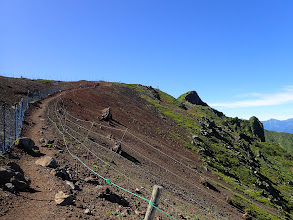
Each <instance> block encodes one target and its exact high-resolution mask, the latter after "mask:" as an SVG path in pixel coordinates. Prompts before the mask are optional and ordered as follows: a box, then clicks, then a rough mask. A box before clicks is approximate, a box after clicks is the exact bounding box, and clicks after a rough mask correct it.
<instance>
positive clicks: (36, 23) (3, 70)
mask: <svg viewBox="0 0 293 220" xmlns="http://www.w3.org/2000/svg"><path fill="white" fill-rule="evenodd" d="M292 11H293V1H292V0H282V1H276V0H274V1H272V0H266V1H264V0H258V1H255V0H237V1H235V0H189V1H179V0H178V1H173V0H155V1H154V0H147V1H144V0H141V1H138V0H132V1H131V0H119V1H113V0H107V1H102V0H92V1H89V0H85V1H74V0H58V1H57V0H50V1H45V0H35V1H32V0H13V1H10V0H0V30H1V34H0V75H4V76H10V77H20V76H23V77H27V78H45V79H55V80H65V81H75V80H80V79H86V80H106V81H114V82H119V81H121V82H125V83H139V84H143V85H151V86H153V87H155V88H160V89H161V90H163V91H165V92H167V93H169V94H171V95H173V96H174V97H178V96H179V95H181V94H183V93H185V92H187V91H190V90H195V91H197V92H198V94H199V95H200V97H201V98H202V99H203V101H205V102H207V103H208V104H209V105H210V106H212V107H214V108H216V109H218V110H220V111H223V112H224V113H225V114H226V115H227V116H231V117H235V116H237V117H239V118H249V117H251V116H253V115H254V116H256V117H258V118H259V119H261V120H266V119H270V118H276V119H287V118H293V87H292V86H293V74H292V73H293V13H292Z"/></svg>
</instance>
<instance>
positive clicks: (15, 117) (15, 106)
mask: <svg viewBox="0 0 293 220" xmlns="http://www.w3.org/2000/svg"><path fill="white" fill-rule="evenodd" d="M14 111H15V112H14V140H16V139H17V104H15V105H14Z"/></svg>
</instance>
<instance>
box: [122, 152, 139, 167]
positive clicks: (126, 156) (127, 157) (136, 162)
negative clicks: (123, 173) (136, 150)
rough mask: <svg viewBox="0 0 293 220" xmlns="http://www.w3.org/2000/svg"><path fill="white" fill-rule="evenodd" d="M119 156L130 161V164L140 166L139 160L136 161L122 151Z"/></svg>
mask: <svg viewBox="0 0 293 220" xmlns="http://www.w3.org/2000/svg"><path fill="white" fill-rule="evenodd" d="M121 156H122V157H124V158H126V159H127V160H130V161H131V162H133V163H135V164H140V162H139V160H137V159H136V158H134V157H133V156H131V155H129V154H128V153H126V152H124V151H121Z"/></svg>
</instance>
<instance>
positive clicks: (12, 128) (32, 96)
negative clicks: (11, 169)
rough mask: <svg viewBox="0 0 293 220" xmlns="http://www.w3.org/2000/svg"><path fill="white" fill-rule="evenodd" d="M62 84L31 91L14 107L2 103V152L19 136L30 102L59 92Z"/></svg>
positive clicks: (0, 144) (0, 122)
mask: <svg viewBox="0 0 293 220" xmlns="http://www.w3.org/2000/svg"><path fill="white" fill-rule="evenodd" d="M61 91H62V87H61V86H54V87H51V88H48V89H44V90H42V91H36V92H33V93H29V94H28V95H27V96H26V97H25V98H22V99H21V101H20V102H19V103H18V104H15V106H13V107H9V106H7V105H6V104H5V103H2V106H1V109H0V154H3V153H5V152H6V151H7V150H9V148H10V147H11V146H12V145H13V144H14V141H15V140H16V139H17V138H19V136H20V133H21V129H22V126H23V119H24V113H25V111H26V110H27V109H28V107H29V103H31V102H35V101H39V100H41V99H44V98H47V97H48V96H50V95H53V94H55V93H57V92H61Z"/></svg>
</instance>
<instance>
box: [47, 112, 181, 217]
mask: <svg viewBox="0 0 293 220" xmlns="http://www.w3.org/2000/svg"><path fill="white" fill-rule="evenodd" d="M57 117H58V116H57ZM48 119H49V120H50V121H51V122H52V123H53V124H54V125H55V128H56V129H57V130H58V131H59V133H60V134H61V135H62V137H63V141H64V144H65V147H66V149H67V151H68V153H69V154H70V155H71V156H72V158H74V159H77V160H78V161H79V162H80V163H81V164H82V165H83V166H85V167H86V168H87V169H88V170H90V171H91V172H92V173H94V174H95V175H97V176H98V177H100V178H101V179H103V180H105V181H106V183H108V184H111V185H113V186H115V187H117V188H120V189H121V190H124V191H125V192H128V193H130V194H131V195H133V196H136V197H137V198H140V199H142V200H144V201H147V202H148V203H149V204H150V205H152V206H153V207H154V208H156V209H157V210H159V211H160V212H162V213H163V214H165V215H166V216H168V217H169V218H171V219H175V218H174V217H173V216H171V215H169V214H168V213H166V212H164V211H163V210H162V209H160V208H158V207H156V206H155V205H154V204H152V203H151V201H150V200H149V199H146V198H144V197H142V196H140V195H137V194H135V193H133V192H131V191H129V190H127V189H125V188H123V187H121V186H119V185H117V184H115V183H113V182H112V181H111V180H110V179H106V178H105V177H103V176H102V175H100V174H99V173H97V172H96V171H94V170H93V169H92V168H90V167H89V166H87V165H86V164H85V163H84V162H83V161H82V160H81V159H80V158H79V157H77V156H75V155H74V154H72V153H71V151H70V150H69V148H68V145H67V142H66V138H65V135H64V133H63V132H62V131H61V130H60V129H59V128H58V126H57V124H56V123H55V122H54V121H53V120H52V119H51V118H50V116H49V108H48ZM61 127H62V128H63V131H65V130H64V127H63V126H62V123H61ZM175 220H176V219H175Z"/></svg>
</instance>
